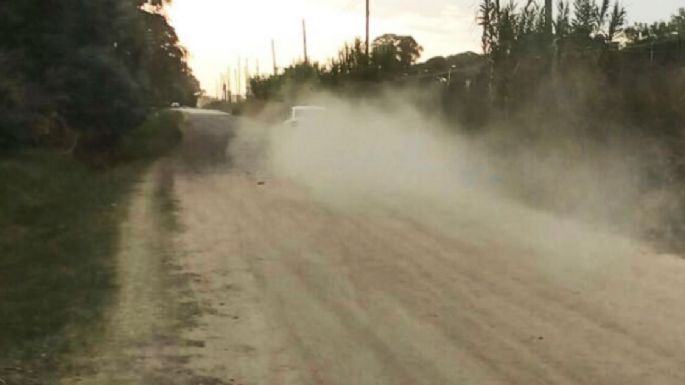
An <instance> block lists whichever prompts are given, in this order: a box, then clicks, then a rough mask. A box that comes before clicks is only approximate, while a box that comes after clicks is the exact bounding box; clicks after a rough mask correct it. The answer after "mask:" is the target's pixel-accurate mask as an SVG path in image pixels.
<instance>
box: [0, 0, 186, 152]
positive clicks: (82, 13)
mask: <svg viewBox="0 0 685 385" xmlns="http://www.w3.org/2000/svg"><path fill="white" fill-rule="evenodd" d="M164 3H165V2H164V1H161V0H152V1H145V0H63V1H48V2H47V3H46V2H45V1H41V0H23V1H12V2H2V4H0V19H1V20H3V22H2V23H0V62H2V66H0V68H2V70H0V112H8V113H0V146H4V147H5V148H7V147H12V146H16V145H18V144H21V143H24V144H26V143H27V142H32V143H40V142H41V140H43V139H44V138H45V137H51V136H59V135H64V134H65V133H67V132H68V131H72V130H73V131H75V132H76V133H78V136H79V138H80V140H79V142H78V143H79V146H80V147H81V148H82V149H85V150H88V149H92V150H98V149H100V146H105V147H110V146H111V145H112V144H114V143H115V142H116V141H117V140H118V138H119V137H121V136H122V135H123V134H125V133H126V131H127V129H129V128H130V127H134V126H135V125H136V124H138V123H140V122H141V121H142V119H143V118H144V116H145V115H146V114H147V112H148V110H149V109H150V108H153V107H158V106H165V105H169V104H170V103H172V102H179V103H183V104H191V105H192V104H195V102H196V98H197V94H198V92H199V84H198V82H197V80H196V79H195V78H194V77H193V75H192V72H191V70H190V69H189V67H188V65H187V63H186V57H187V54H186V52H185V50H184V49H183V48H182V47H181V46H180V45H179V41H178V37H177V36H176V33H175V31H174V29H173V28H172V27H171V26H170V25H169V24H168V22H167V20H166V18H165V17H164V16H163V15H162V13H161V12H162V10H163V6H164ZM91 147H93V148H91Z"/></svg>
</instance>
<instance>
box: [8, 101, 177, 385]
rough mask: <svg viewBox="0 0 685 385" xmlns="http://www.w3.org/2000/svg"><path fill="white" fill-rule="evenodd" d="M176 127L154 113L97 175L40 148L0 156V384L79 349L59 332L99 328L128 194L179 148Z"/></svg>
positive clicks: (171, 118)
mask: <svg viewBox="0 0 685 385" xmlns="http://www.w3.org/2000/svg"><path fill="white" fill-rule="evenodd" d="M181 121H182V116H180V115H178V114H173V113H162V114H157V115H155V116H153V117H152V118H151V119H149V120H148V121H147V122H146V123H145V124H144V125H143V126H141V127H139V128H138V129H136V130H133V131H132V133H131V137H130V138H127V139H126V140H124V141H123V142H122V145H121V147H120V149H118V150H117V151H120V154H121V155H120V158H121V161H120V162H119V165H118V166H117V167H112V168H109V169H106V170H94V169H93V168H91V167H88V166H85V165H83V164H81V163H79V162H76V161H74V160H73V159H71V158H70V157H68V156H64V155H60V154H56V153H54V152H50V151H46V150H32V151H23V152H18V153H14V154H13V155H12V156H11V157H10V158H6V159H0V379H2V378H3V377H4V379H5V380H6V381H7V380H9V381H10V382H9V383H10V384H11V383H12V382H11V381H12V379H11V378H9V379H8V377H7V376H8V374H6V373H5V374H3V373H4V371H6V370H11V371H16V372H23V373H24V376H27V375H26V373H27V372H31V371H35V372H41V371H43V372H45V371H48V372H49V371H51V370H53V369H56V368H57V365H58V359H59V356H60V355H61V354H63V353H66V352H69V351H72V350H78V349H80V348H81V347H82V342H81V341H79V336H78V335H67V334H68V333H67V330H79V333H81V332H84V333H90V332H96V329H97V328H99V327H101V322H100V321H101V319H102V317H103V313H104V309H105V308H106V307H107V306H108V305H109V303H110V301H111V300H112V298H113V294H114V293H115V289H116V287H115V283H116V277H115V274H116V271H115V265H114V261H113V256H114V255H116V252H117V247H118V245H119V224H120V222H121V220H122V219H123V218H124V216H125V215H126V208H127V200H128V195H129V193H130V192H131V190H132V188H133V187H134V185H135V182H136V181H137V180H138V179H139V177H140V176H141V175H142V171H143V170H144V169H145V168H146V166H147V165H148V164H149V163H150V161H151V160H153V159H155V158H156V157H158V156H161V155H162V154H164V153H165V152H168V151H169V150H170V149H171V148H173V147H175V145H176V144H178V142H179V141H180V136H179V135H180V134H179V133H180V129H179V127H178V126H179V124H180V122H181Z"/></svg>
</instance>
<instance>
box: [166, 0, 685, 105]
mask: <svg viewBox="0 0 685 385" xmlns="http://www.w3.org/2000/svg"><path fill="white" fill-rule="evenodd" d="M370 1H371V28H370V30H371V33H370V34H371V38H372V39H373V38H374V37H375V36H379V35H382V34H384V33H397V34H402V35H412V36H414V38H415V39H416V40H417V41H418V42H419V44H421V45H422V46H423V47H424V54H423V59H428V58H430V57H432V56H436V55H450V54H455V53H459V52H464V51H475V52H479V50H480V48H479V47H480V43H479V39H480V31H479V30H478V27H477V25H476V12H477V8H478V4H479V3H480V1H479V0H370ZM541 1H542V0H541ZM622 4H624V5H625V6H626V8H627V10H628V16H629V22H630V23H632V22H638V21H639V22H651V21H655V20H661V19H667V18H669V17H670V15H671V14H673V13H675V11H676V9H677V8H678V7H684V6H685V0H623V1H622ZM167 12H168V15H169V19H170V22H171V24H172V25H173V26H174V27H175V28H176V31H177V33H178V35H179V38H180V40H181V44H183V45H184V46H185V47H186V48H187V49H188V51H189V53H190V65H191V67H192V68H193V71H194V73H195V76H196V77H197V78H198V79H199V80H200V83H201V85H202V87H203V89H204V90H205V91H206V92H207V93H208V94H209V95H217V94H218V91H219V88H218V84H220V83H221V82H220V79H221V77H222V76H226V74H228V73H230V81H231V89H232V90H233V92H234V93H235V92H236V90H237V87H236V86H237V81H236V75H235V74H236V68H238V63H240V68H241V70H240V73H239V76H240V80H241V83H243V86H242V87H241V89H244V83H245V72H246V71H245V67H246V66H247V68H248V72H249V74H250V75H254V74H255V73H256V72H257V69H259V72H260V73H262V74H265V73H268V72H272V67H273V66H272V56H271V40H272V39H273V40H274V42H275V46H276V60H277V65H278V66H279V67H280V68H283V67H286V66H288V65H290V64H292V63H294V62H296V61H298V60H301V59H302V57H303V42H302V20H303V19H304V20H306V26H307V46H308V55H309V57H310V60H313V61H320V62H322V63H323V62H326V60H327V59H328V58H329V57H332V56H335V55H336V53H337V51H338V49H339V48H340V47H341V46H342V45H343V43H344V42H346V41H351V40H353V39H354V38H355V37H362V36H363V35H364V22H365V21H364V12H365V0H174V1H173V3H172V5H171V6H169V7H168V10H167Z"/></svg>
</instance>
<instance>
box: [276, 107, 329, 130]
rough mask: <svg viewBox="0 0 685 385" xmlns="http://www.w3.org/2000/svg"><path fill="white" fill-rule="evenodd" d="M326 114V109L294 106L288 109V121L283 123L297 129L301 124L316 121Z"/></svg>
mask: <svg viewBox="0 0 685 385" xmlns="http://www.w3.org/2000/svg"><path fill="white" fill-rule="evenodd" d="M325 113H326V108H324V107H319V106H295V107H293V108H291V109H290V119H288V120H286V121H285V125H286V126H290V127H298V126H299V125H301V124H303V123H305V124H306V123H310V122H313V121H317V120H319V119H321V118H322V117H323V115H324V114H325Z"/></svg>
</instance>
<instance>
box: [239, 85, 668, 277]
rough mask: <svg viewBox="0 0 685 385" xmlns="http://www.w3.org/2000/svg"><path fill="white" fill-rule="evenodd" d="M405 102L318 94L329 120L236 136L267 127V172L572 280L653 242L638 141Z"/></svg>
mask: <svg viewBox="0 0 685 385" xmlns="http://www.w3.org/2000/svg"><path fill="white" fill-rule="evenodd" d="M405 100H409V98H401V97H397V96H396V95H394V96H393V97H392V98H385V99H382V100H376V101H371V102H358V101H357V102H349V101H344V100H341V99H338V98H335V97H332V96H330V95H318V96H317V97H315V98H311V99H309V100H307V101H306V102H303V103H302V104H306V105H319V106H325V107H326V108H327V111H326V113H325V114H323V115H322V116H321V117H320V119H316V120H315V121H311V122H308V123H306V124H300V125H299V126H298V127H291V126H289V125H285V124H280V125H275V126H273V127H269V128H264V129H257V128H255V127H251V128H250V129H249V130H248V129H244V130H242V131H243V134H242V135H239V139H238V142H241V144H240V145H241V146H245V143H246V142H250V141H255V140H254V138H251V139H245V138H248V137H250V136H252V137H254V136H260V135H266V136H267V137H268V140H267V144H266V149H267V151H268V154H269V156H268V164H267V165H264V167H263V168H264V169H265V170H268V171H264V173H266V174H270V175H272V176H274V177H278V178H285V179H289V180H292V181H295V182H297V184H298V185H301V186H305V187H306V188H307V189H308V190H309V191H310V193H311V194H312V195H313V196H314V197H316V198H317V199H318V200H320V201H321V202H324V203H325V204H327V205H329V206H330V207H332V208H333V209H336V210H342V211H344V212H348V213H350V214H351V215H392V216H396V217H397V218H402V219H410V220H413V221H416V222H417V223H420V224H421V225H423V226H431V227H434V228H435V229H437V230H439V231H440V232H441V233H443V234H446V235H448V236H450V237H454V238H455V239H458V240H459V241H460V242H463V243H464V244H468V245H471V246H473V247H477V248H480V249H482V251H484V252H488V253H502V254H503V255H505V254H506V255H508V256H512V255H515V256H517V257H520V258H521V262H522V263H526V262H529V263H532V264H535V265H536V266H542V268H543V269H544V270H546V271H547V272H549V273H551V274H554V275H555V276H556V277H557V278H563V279H564V280H571V281H572V280H575V279H576V278H582V277H587V275H588V274H589V275H591V276H592V277H594V278H597V279H598V280H601V278H602V277H603V276H604V274H605V273H607V272H609V271H611V272H613V273H616V270H617V269H628V268H630V260H631V258H632V257H634V256H637V255H642V254H645V253H649V252H651V251H649V248H648V247H647V246H645V243H644V242H641V241H638V240H637V237H636V236H634V235H635V234H638V233H640V232H639V231H638V228H640V227H642V226H643V224H640V223H638V221H637V219H636V218H639V217H640V215H642V214H640V213H639V212H638V209H637V206H636V205H637V204H638V203H639V202H638V201H639V200H640V199H644V198H643V197H642V196H640V194H639V183H640V180H641V175H640V174H641V172H643V171H642V170H644V169H645V166H644V160H643V159H639V158H638V157H637V156H635V155H634V154H635V152H632V151H631V146H630V145H629V143H626V142H623V141H622V142H620V143H618V142H617V143H610V144H605V146H603V147H602V148H601V149H600V148H599V147H598V146H595V147H594V148H593V147H592V145H591V144H590V141H587V142H584V141H583V140H581V139H578V137H577V136H574V135H570V134H568V133H566V134H564V133H557V135H554V136H550V137H549V138H546V139H544V140H537V141H536V142H535V143H533V142H530V143H529V142H526V141H523V140H521V139H520V137H517V136H515V135H514V134H513V133H512V132H511V130H507V128H506V127H501V128H498V129H493V130H490V131H488V133H487V134H484V135H480V136H473V135H470V136H468V135H465V134H460V133H458V132H456V131H455V130H454V129H453V128H452V129H450V128H448V127H447V126H446V125H444V124H443V123H441V121H440V119H439V118H438V117H430V116H426V115H425V114H422V113H421V112H419V111H417V109H416V108H414V107H413V106H412V104H411V103H410V102H408V101H405ZM240 137H243V139H240ZM655 212H656V211H655ZM655 215H656V214H655ZM654 220H655V221H656V220H657V219H654ZM417 257H420V256H417Z"/></svg>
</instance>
